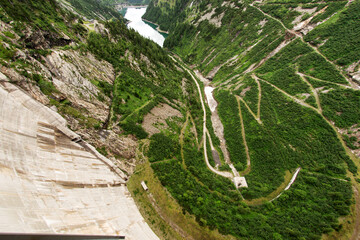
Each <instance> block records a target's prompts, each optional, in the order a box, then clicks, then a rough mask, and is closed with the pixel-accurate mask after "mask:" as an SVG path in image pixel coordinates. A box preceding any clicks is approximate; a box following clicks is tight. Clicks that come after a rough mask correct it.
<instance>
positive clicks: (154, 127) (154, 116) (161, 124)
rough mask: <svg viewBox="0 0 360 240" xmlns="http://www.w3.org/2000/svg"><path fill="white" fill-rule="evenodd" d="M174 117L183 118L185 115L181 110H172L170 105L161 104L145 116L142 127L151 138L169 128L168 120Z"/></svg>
mask: <svg viewBox="0 0 360 240" xmlns="http://www.w3.org/2000/svg"><path fill="white" fill-rule="evenodd" d="M172 117H180V118H181V117H183V115H182V114H181V112H180V111H179V110H177V109H174V108H172V107H171V106H169V105H168V104H164V103H161V104H159V105H158V106H156V107H154V108H153V109H152V110H151V111H150V113H148V114H146V115H145V116H144V121H143V123H142V127H143V128H144V129H145V131H147V132H148V133H149V135H150V136H151V135H153V134H155V133H159V132H160V130H162V129H165V128H167V127H168V125H167V123H166V119H168V118H172Z"/></svg>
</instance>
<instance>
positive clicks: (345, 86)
mask: <svg viewBox="0 0 360 240" xmlns="http://www.w3.org/2000/svg"><path fill="white" fill-rule="evenodd" d="M299 73H300V72H299ZM300 74H301V75H302V76H304V77H308V78H312V79H314V80H316V81H319V82H325V83H330V84H334V85H337V86H339V87H343V88H347V89H352V87H350V86H348V85H344V84H341V83H334V82H330V81H326V80H322V79H320V78H316V77H313V76H310V75H306V74H305V73H300Z"/></svg>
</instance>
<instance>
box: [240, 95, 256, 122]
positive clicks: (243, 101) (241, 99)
mask: <svg viewBox="0 0 360 240" xmlns="http://www.w3.org/2000/svg"><path fill="white" fill-rule="evenodd" d="M235 97H236V100H237V101H238V102H239V101H241V102H242V103H243V104H244V105H245V107H246V108H247V109H248V110H249V112H250V114H251V115H252V116H253V117H254V118H255V120H256V121H257V122H258V123H259V124H260V125H262V121H261V120H260V118H259V117H258V116H257V115H255V113H254V112H253V111H252V110H251V108H250V107H249V105H248V104H247V103H246V102H245V100H244V99H243V98H242V97H240V96H238V95H235ZM258 112H259V111H258ZM258 114H259V113H258Z"/></svg>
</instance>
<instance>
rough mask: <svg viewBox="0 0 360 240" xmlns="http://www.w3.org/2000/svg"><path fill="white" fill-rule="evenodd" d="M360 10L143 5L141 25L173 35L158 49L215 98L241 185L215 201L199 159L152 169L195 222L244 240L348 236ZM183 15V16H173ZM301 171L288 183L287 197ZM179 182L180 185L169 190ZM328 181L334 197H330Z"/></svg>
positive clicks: (345, 6)
mask: <svg viewBox="0 0 360 240" xmlns="http://www.w3.org/2000/svg"><path fill="white" fill-rule="evenodd" d="M359 4H360V2H359V1H353V2H351V3H350V2H346V1H335V2H329V1H326V2H321V3H319V2H316V1H302V0H300V1H286V2H283V1H261V2H260V1H254V2H252V1H246V2H239V1H211V0H209V1H180V0H179V1H174V2H171V3H168V4H166V3H164V2H162V1H152V3H150V5H149V8H148V10H147V13H146V14H147V15H146V18H147V19H149V20H151V21H155V22H156V23H158V24H160V26H164V28H166V29H169V30H170V35H169V36H168V38H167V39H166V41H165V44H164V46H165V47H167V48H168V49H169V50H171V51H173V52H174V53H176V54H177V55H178V56H180V57H181V58H182V59H183V60H184V61H185V62H186V63H187V64H188V65H191V66H192V68H193V69H196V70H199V71H200V72H201V73H202V74H203V76H204V77H206V78H207V79H208V80H210V82H209V83H206V82H205V83H204V84H205V85H208V84H210V85H211V86H213V87H215V91H214V92H215V94H214V96H215V98H216V100H217V101H218V108H217V113H218V114H219V117H220V119H221V121H222V124H223V126H224V137H225V140H226V147H227V150H228V152H229V157H230V161H231V163H232V164H233V165H234V167H235V168H236V169H237V171H238V172H239V174H240V176H244V177H245V178H246V181H247V183H248V188H240V189H239V190H238V191H235V192H236V193H237V194H233V193H232V194H230V193H229V192H226V190H227V189H228V187H227V185H226V184H225V183H223V184H219V185H218V186H219V187H220V189H221V190H220V189H219V187H218V188H217V190H216V191H217V192H219V193H220V195H219V194H217V193H214V192H212V191H213V189H212V188H211V187H210V186H211V184H210V182H218V180H217V178H218V177H219V176H217V177H215V176H213V179H214V180H213V181H210V180H209V179H207V180H204V179H202V178H201V177H199V176H198V174H199V173H200V172H201V171H206V169H207V171H208V174H209V175H211V174H213V173H212V172H211V171H210V169H209V168H208V167H207V166H206V164H205V161H204V158H203V157H201V156H200V155H199V156H198V157H196V156H197V154H199V151H200V152H202V151H203V150H204V149H201V148H200V150H198V151H196V150H195V149H194V153H193V154H192V157H191V158H190V159H192V160H186V156H184V158H185V162H183V163H182V164H181V162H178V163H176V160H171V162H169V163H165V162H164V163H154V164H152V167H153V169H154V171H155V174H156V175H157V176H158V178H159V179H160V181H161V182H162V184H163V185H164V186H165V187H166V188H167V189H168V190H169V191H170V192H171V194H172V196H173V197H174V198H175V199H177V201H178V202H179V203H180V205H182V206H183V207H184V208H185V209H186V210H187V211H188V212H189V213H191V214H194V215H195V217H196V218H197V220H198V221H199V222H200V223H202V224H204V225H208V226H209V227H210V228H217V229H219V231H220V232H221V233H223V234H231V235H234V236H236V237H238V238H241V239H320V238H321V237H329V236H336V237H334V239H349V238H350V237H351V236H353V237H354V236H355V235H356V229H357V226H356V222H355V221H353V220H351V219H355V218H356V217H358V216H357V215H356V212H354V211H351V212H350V209H352V208H351V206H354V205H353V204H355V202H354V201H355V197H356V196H354V194H353V191H352V189H354V188H358V185H357V184H358V183H357V182H356V181H355V179H357V178H358V167H357V166H358V165H359V159H358V156H359V153H360V152H359V150H358V149H359V146H360V145H359V143H360V136H359V134H357V132H358V131H359V130H360V125H359V124H360V112H359V111H358V109H360V92H359V88H360V87H359V80H358V77H357V76H358V74H359V72H360V65H359V60H360V56H359V55H358V52H359V51H358V50H357V49H358V48H359V47H360V43H359V42H358V39H359V38H358V35H359V34H358V33H359V31H360V19H359V18H358V16H359V14H360V5H359ZM179 9H182V14H179V15H175V14H174V13H175V12H177V11H179ZM208 111H209V109H208ZM208 114H209V113H208ZM207 119H208V121H209V119H210V118H209V117H208V118H207ZM208 129H210V128H208ZM211 136H212V138H214V141H216V139H215V137H214V135H211ZM209 147H210V145H208V148H209ZM348 147H350V148H351V149H352V152H351V151H350V149H349V148H348ZM193 148H194V147H193ZM187 152H190V151H187ZM196 152H197V154H196ZM208 155H211V153H208ZM201 161H202V163H201ZM211 161H213V160H211ZM190 166H197V167H196V170H193V168H192V167H190ZM170 167H171V168H172V171H173V172H174V174H169V173H168V169H169V168H170ZM213 167H215V165H214V164H213ZM299 168H301V169H300V172H299V175H298V176H297V178H296V180H295V181H294V184H293V185H291V187H290V189H289V190H287V191H283V190H284V189H285V186H286V184H287V183H288V182H289V181H290V178H291V176H292V175H293V174H294V172H295V169H299ZM199 169H202V170H199ZM178 176H181V177H180V178H185V179H186V182H185V184H180V185H179V184H177V182H179V177H178ZM221 178H222V177H220V179H221ZM174 179H175V180H174ZM215 179H216V180H215ZM223 179H225V178H223ZM326 179H327V180H326ZM330 179H331V181H333V182H332V183H331V185H332V186H334V187H330V185H329V187H327V186H326V185H327V184H330V182H328V181H330ZM326 182H328V183H326ZM333 184H336V185H337V184H339V185H338V187H335V185H333ZM194 186H196V187H195V189H196V190H193V189H194ZM221 186H223V187H221ZM280 192H283V194H281V195H280V196H279V195H277V194H279V193H280ZM320 192H321V193H320ZM318 193H319V194H320V195H318ZM238 194H240V196H239V195H238ZM275 196H277V197H278V198H275V199H274V197H275ZM218 198H222V199H218ZM270 200H271V201H270ZM235 205H237V208H235V207H234V206H235ZM240 206H241V207H240ZM324 206H327V207H325V208H323V207H324ZM340 216H347V217H346V218H339V217H340ZM343 219H348V220H346V221H344V220H343ZM354 229H355V230H354ZM324 234H325V235H324ZM353 234H354V235H353ZM330 239H331V238H330ZM353 239H355V238H353Z"/></svg>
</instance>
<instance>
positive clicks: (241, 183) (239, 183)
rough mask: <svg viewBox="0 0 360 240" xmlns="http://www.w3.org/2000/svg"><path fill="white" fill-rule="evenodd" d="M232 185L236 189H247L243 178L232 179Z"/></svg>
mask: <svg viewBox="0 0 360 240" xmlns="http://www.w3.org/2000/svg"><path fill="white" fill-rule="evenodd" d="M234 184H235V186H236V188H242V187H245V188H247V187H248V185H247V182H246V179H245V177H234Z"/></svg>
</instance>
